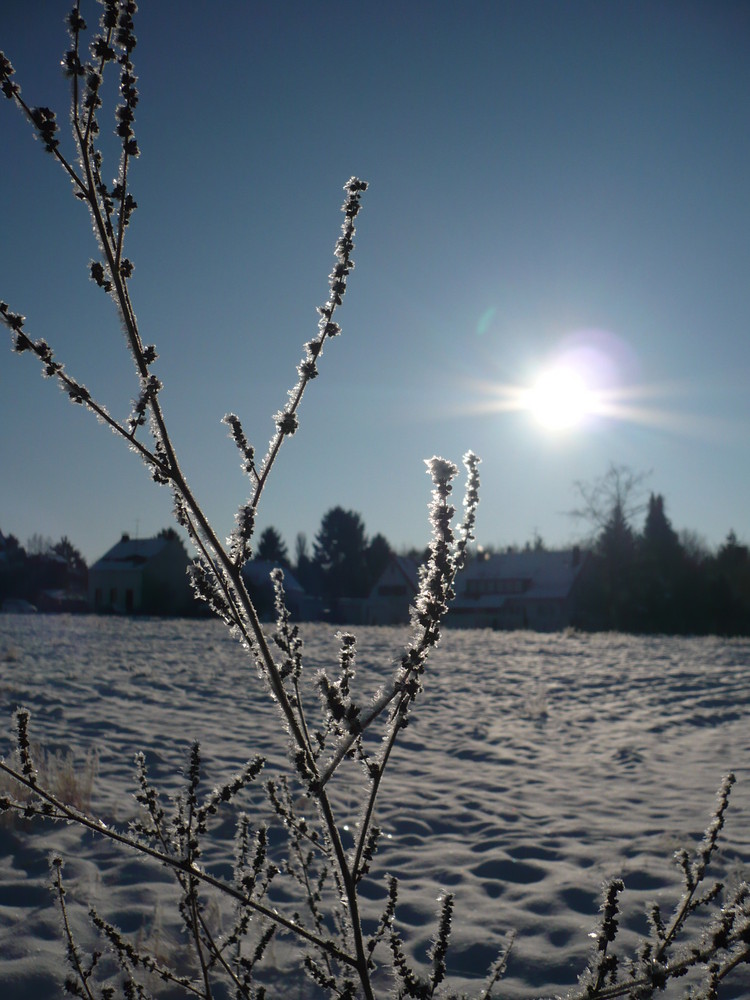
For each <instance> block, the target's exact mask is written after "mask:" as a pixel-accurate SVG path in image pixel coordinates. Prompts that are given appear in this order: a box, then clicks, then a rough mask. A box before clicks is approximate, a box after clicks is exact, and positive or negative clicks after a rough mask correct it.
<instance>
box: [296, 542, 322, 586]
mask: <svg viewBox="0 0 750 1000" xmlns="http://www.w3.org/2000/svg"><path fill="white" fill-rule="evenodd" d="M294 575H295V576H296V577H297V582H298V583H299V584H300V586H301V587H302V589H303V590H305V591H307V593H308V594H314V595H319V594H320V578H319V575H318V567H317V565H316V564H315V563H314V562H313V560H312V559H311V558H310V553H309V551H308V547H307V535H306V534H305V533H304V531H300V532H298V533H297V537H296V538H295V540H294Z"/></svg>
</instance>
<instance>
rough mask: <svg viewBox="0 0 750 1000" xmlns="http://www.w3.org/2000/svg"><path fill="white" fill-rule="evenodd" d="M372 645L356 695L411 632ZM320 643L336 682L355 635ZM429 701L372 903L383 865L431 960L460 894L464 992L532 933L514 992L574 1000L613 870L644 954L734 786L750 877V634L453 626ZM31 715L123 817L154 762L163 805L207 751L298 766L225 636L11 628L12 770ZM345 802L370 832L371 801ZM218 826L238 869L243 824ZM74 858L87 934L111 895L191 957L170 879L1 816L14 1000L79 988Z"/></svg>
mask: <svg viewBox="0 0 750 1000" xmlns="http://www.w3.org/2000/svg"><path fill="white" fill-rule="evenodd" d="M355 631H356V632H357V635H358V640H359V642H358V650H359V652H358V671H357V677H356V680H355V687H356V689H357V690H358V691H359V692H368V693H369V692H374V691H375V689H376V687H377V685H378V683H379V681H380V679H382V678H383V677H384V676H385V675H386V674H387V673H389V672H390V669H391V666H392V663H393V658H394V657H395V656H397V655H398V652H399V650H400V648H401V646H402V644H403V642H404V640H405V639H406V636H407V632H406V630H405V629H398V628H361V629H358V630H355ZM303 634H304V639H305V644H306V650H307V669H308V670H309V671H311V672H312V671H313V670H314V669H315V668H317V667H321V666H326V665H328V666H331V667H333V665H334V664H335V661H336V647H337V643H336V640H335V638H334V629H332V628H330V627H328V626H324V625H311V626H309V627H305V629H304V633H303ZM426 687H427V690H426V694H425V697H424V699H423V700H422V702H421V704H418V707H417V710H416V712H415V715H414V717H413V720H412V724H411V725H410V726H409V728H408V729H407V730H406V731H405V732H404V733H402V734H401V742H400V745H399V749H398V751H397V752H396V753H395V755H394V758H393V762H392V769H391V773H390V778H389V779H387V781H386V783H385V786H384V790H383V793H382V798H381V800H380V812H379V823H380V825H381V826H382V827H383V829H384V831H385V833H386V835H387V839H386V840H385V841H384V842H383V846H382V849H381V851H380V853H379V854H378V856H377V858H376V863H375V865H374V867H373V871H372V879H371V881H370V882H369V883H368V885H366V886H365V889H364V895H365V896H366V897H368V898H371V899H372V902H373V913H374V914H375V915H377V913H379V908H382V900H383V898H384V897H385V881H384V876H385V873H386V872H389V873H393V874H398V875H399V877H400V878H401V880H402V891H401V896H400V898H401V905H400V908H399V911H398V913H397V920H398V922H399V923H400V925H401V926H402V928H403V936H404V938H405V940H406V941H407V943H408V947H409V949H410V951H411V953H412V955H414V956H416V957H417V958H420V957H421V958H423V957H424V955H425V952H426V949H427V947H428V945H429V941H430V938H431V935H432V934H433V932H434V929H435V911H436V907H437V897H438V896H439V895H440V892H441V890H445V889H450V890H451V891H452V892H454V893H455V896H456V906H455V923H454V935H453V946H452V949H451V951H450V952H449V962H448V964H449V971H450V973H451V976H452V982H451V985H452V986H453V987H454V988H456V987H459V986H460V987H462V988H468V987H470V986H471V983H470V980H471V979H472V978H474V977H481V976H482V975H483V974H484V972H485V970H486V968H487V966H488V965H489V964H490V963H491V961H492V960H493V959H494V958H495V957H496V955H497V953H498V951H499V950H500V948H501V947H502V944H503V941H504V939H505V936H506V934H507V933H508V932H510V931H511V930H515V931H516V942H515V945H514V949H513V952H512V958H511V961H510V965H509V969H508V974H507V977H506V979H505V980H504V984H503V987H502V988H501V989H500V991H499V994H500V995H502V996H505V997H521V996H534V995H536V996H540V995H554V994H555V993H562V992H564V990H565V988H566V986H568V985H570V984H573V983H574V982H575V980H576V976H577V974H578V973H579V972H580V971H581V969H582V968H583V966H584V964H585V961H586V957H587V955H588V949H589V947H590V944H591V941H590V939H589V938H588V934H589V932H590V931H591V930H592V928H593V927H594V926H595V923H596V916H597V910H598V907H599V893H600V888H601V884H602V881H603V879H604V878H606V877H607V876H609V875H622V877H623V878H624V881H625V885H626V893H625V896H624V899H623V903H624V909H625V914H624V917H623V921H622V924H623V928H624V930H623V935H622V944H623V945H625V944H627V943H632V941H633V940H634V934H635V932H638V931H642V930H643V929H644V927H645V921H644V916H643V914H644V907H645V904H646V902H648V901H650V900H652V899H655V898H656V899H659V900H660V901H661V902H662V904H663V908H664V909H668V908H669V903H670V901H672V900H673V899H674V898H676V895H677V893H678V892H679V888H680V878H679V873H678V872H677V870H676V868H675V865H674V862H673V861H672V855H673V853H674V851H675V850H676V849H677V848H678V847H682V846H685V847H689V848H690V847H692V846H694V844H695V843H696V842H697V840H699V839H700V837H701V835H702V832H703V829H704V828H705V825H706V822H707V821H708V819H709V818H710V814H711V811H712V808H713V805H714V794H715V791H716V788H717V786H718V783H719V781H720V778H721V776H722V775H723V774H724V773H725V772H726V771H728V770H733V771H735V773H736V775H737V779H738V781H737V785H736V786H735V789H734V792H733V795H732V806H731V808H730V813H729V818H728V822H727V825H726V830H725V833H724V839H723V844H724V847H723V850H722V851H721V854H720V857H719V861H718V866H717V868H718V870H717V875H719V876H724V877H727V878H729V879H730V880H734V879H737V878H740V877H746V876H747V875H748V874H750V766H749V765H750V640H747V639H741V640H724V639H716V638H708V639H675V638H661V637H656V638H644V637H631V636H623V635H617V634H609V635H580V634H555V635H538V634H533V633H511V634H508V633H490V632H485V631H470V632H459V631H448V632H447V633H446V635H445V638H444V640H443V643H442V645H441V647H440V649H439V651H438V653H437V654H436V655H435V657H434V659H433V660H432V661H431V665H430V667H429V669H428V676H427V681H426ZM359 700H361V701H366V700H367V698H366V697H365V695H364V694H360V699H359ZM19 705H25V706H27V707H28V708H29V709H30V710H31V712H32V738H33V739H34V740H35V741H37V742H38V743H40V744H41V745H43V746H44V747H45V748H46V749H47V750H62V751H67V750H73V752H74V753H75V755H76V757H77V759H78V760H80V761H83V759H84V756H85V754H86V752H87V751H88V750H90V749H92V748H94V749H96V751H97V752H98V755H99V774H98V777H97V779H96V782H95V785H94V794H93V800H92V809H93V811H94V813H95V814H96V815H97V816H99V817H101V818H102V819H104V820H106V821H107V822H114V823H116V824H122V825H124V824H125V822H126V821H127V819H128V818H129V817H130V816H132V815H133V814H134V812H135V802H134V800H133V798H132V791H133V789H134V779H133V769H132V760H133V755H134V753H135V752H136V751H137V750H139V749H143V750H144V751H145V753H146V756H147V760H148V763H149V767H150V770H151V774H152V776H153V778H154V780H155V782H156V784H157V786H160V787H161V788H163V789H165V790H166V789H173V788H174V787H176V784H177V782H178V781H179V778H180V772H181V769H182V767H183V765H184V762H185V759H186V753H187V750H188V748H189V745H190V742H191V740H193V739H198V740H200V741H201V744H202V748H203V752H204V753H203V755H204V762H205V767H206V780H207V781H208V782H211V783H214V782H216V781H218V780H219V779H221V778H223V777H228V776H229V774H230V773H231V772H233V771H234V770H235V769H236V768H237V766H238V765H239V764H241V763H242V762H244V760H246V759H247V758H248V757H250V756H252V755H253V754H255V753H256V752H261V753H264V754H266V755H268V756H269V758H270V759H271V760H272V761H274V760H275V761H277V762H280V761H282V760H283V750H284V740H283V738H279V736H278V725H277V718H276V713H275V709H274V708H273V706H271V705H269V703H268V700H267V698H266V696H265V693H264V690H263V688H262V685H261V684H260V683H259V682H258V679H257V676H256V674H255V671H254V669H253V668H251V667H248V665H247V661H246V659H245V655H244V653H243V651H242V649H241V648H240V647H239V646H238V645H237V644H236V643H235V642H233V640H232V639H231V638H230V637H229V636H228V635H227V633H226V632H225V630H224V629H223V627H222V626H221V625H220V624H218V623H213V622H210V623H206V622H194V621H161V620H149V619H143V620H129V619H117V618H94V617H67V616H61V617H52V616H28V617H22V616H9V615H6V616H0V709H2V713H1V714H2V716H3V717H4V718H5V719H7V724H6V725H5V726H4V728H3V730H2V732H1V733H0V747H1V749H2V752H3V753H4V754H7V753H8V751H9V748H10V746H11V740H10V732H11V714H12V712H13V710H14V709H15V708H16V707H17V706H19ZM336 802H337V805H338V808H339V812H340V815H341V817H342V818H343V819H344V820H346V819H347V817H350V818H351V821H352V822H353V821H354V819H355V817H356V814H357V810H358V805H359V802H358V797H357V795H356V793H355V791H354V790H351V791H346V790H341V791H340V792H339V793H338V794H337V796H336ZM220 832H221V833H222V834H223V835H224V836H225V837H226V848H225V850H226V857H227V858H228V857H229V855H230V852H231V829H229V827H228V826H227V828H226V829H224V828H222V829H221V831H220ZM53 849H55V850H60V851H62V852H63V854H64V855H65V856H66V858H67V867H66V874H67V878H68V889H69V895H68V902H69V903H70V906H71V911H72V912H73V911H74V912H75V919H76V922H77V924H76V925H77V926H78V927H79V928H84V927H86V906H85V904H86V903H88V902H93V903H95V904H96V906H97V907H98V908H99V909H100V910H101V911H102V913H103V914H104V915H105V916H107V917H108V918H109V919H111V920H112V921H113V922H114V923H116V924H117V925H118V926H120V927H121V928H122V929H123V930H124V931H126V932H131V933H133V934H134V935H135V936H136V937H137V938H138V939H140V940H141V941H147V942H148V943H149V945H150V946H151V947H153V948H156V950H157V951H159V950H161V952H162V953H164V954H167V953H169V954H171V955H172V956H175V955H176V954H178V953H179V948H180V947H181V942H180V939H179V937H176V936H175V934H176V932H175V927H176V924H174V922H173V920H172V916H171V914H170V908H169V901H170V899H171V898H172V897H171V891H170V885H171V883H170V881H169V875H168V873H166V872H165V871H164V870H162V869H160V868H159V867H155V866H151V865H149V864H146V863H145V862H144V861H142V860H140V859H139V858H137V857H135V856H134V855H133V854H131V853H128V852H120V851H117V850H115V849H114V848H113V847H112V846H111V845H109V844H108V843H106V842H97V841H95V840H93V839H92V837H91V835H89V834H86V833H82V832H80V831H79V830H77V829H75V828H73V827H67V826H59V825H58V826H55V825H49V826H41V827H34V828H33V829H32V831H31V832H30V831H29V829H27V828H25V827H24V826H23V824H20V823H19V822H17V821H12V822H9V821H7V820H4V821H0V997H2V1000H47V998H51V997H55V996H58V995H60V987H59V985H58V984H59V982H60V978H61V976H62V975H63V974H64V971H65V967H64V960H63V945H62V943H61V940H60V936H59V926H60V921H59V915H58V913H57V910H56V908H55V907H54V905H53V902H52V897H51V895H50V893H49V890H48V889H47V888H46V882H47V858H48V855H49V853H50V851H52V850H53ZM273 947H274V948H275V952H273V954H272V956H271V957H272V958H273V959H274V961H276V962H277V967H278V969H279V970H280V973H279V974H280V975H282V974H283V975H284V976H285V977H286V978H285V984H286V985H285V986H284V987H282V988H280V990H279V993H278V995H279V996H289V997H305V996H308V995H310V994H309V991H307V989H306V987H305V986H304V985H303V984H302V983H300V982H298V981H296V980H295V979H294V978H293V977H292V976H291V973H289V971H288V968H289V962H290V960H291V956H290V953H289V950H288V949H286V948H285V947H284V945H283V944H278V945H277V944H275V945H274V946H273ZM732 982H733V984H734V985H733V986H731V988H727V989H726V990H725V993H724V995H725V996H727V997H746V996H750V978H748V977H747V976H745V977H744V978H742V977H741V976H739V975H738V976H736V977H735V978H734V979H733V981H732ZM476 986H477V987H478V986H479V982H477V983H476Z"/></svg>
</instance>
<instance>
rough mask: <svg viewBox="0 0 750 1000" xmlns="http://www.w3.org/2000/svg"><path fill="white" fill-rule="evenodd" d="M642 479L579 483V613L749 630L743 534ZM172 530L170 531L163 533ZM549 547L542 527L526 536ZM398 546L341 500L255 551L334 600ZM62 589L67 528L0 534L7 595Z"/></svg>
mask: <svg viewBox="0 0 750 1000" xmlns="http://www.w3.org/2000/svg"><path fill="white" fill-rule="evenodd" d="M644 479H645V475H644V474H635V473H633V472H632V471H631V470H630V469H628V468H627V467H625V466H614V465H613V466H610V468H609V470H608V472H607V473H606V474H605V475H604V476H602V477H601V478H600V479H597V480H595V481H594V482H593V483H577V484H575V485H576V489H577V492H578V495H579V498H580V501H581V502H580V506H579V507H578V508H577V509H576V510H573V511H571V512H570V513H571V514H572V515H573V516H574V517H575V518H577V519H579V520H582V521H583V522H585V523H586V525H587V529H588V540H587V542H586V544H585V546H584V547H585V549H586V550H587V557H586V559H585V565H584V572H582V574H581V576H580V579H579V583H578V587H577V591H576V594H575V602H574V612H573V624H574V625H575V626H576V627H578V628H582V629H586V630H592V631H601V630H613V631H622V632H646V633H656V632H663V633H672V634H675V633H676V634H732V635H740V634H741V635H746V634H750V549H748V546H747V545H744V544H742V543H741V542H740V541H739V540H738V538H737V536H736V534H735V533H734V531H730V532H729V533H728V535H727V536H726V539H725V541H724V542H723V544H722V545H720V546H719V548H718V549H717V550H715V551H712V550H710V549H709V548H708V546H706V545H705V544H704V543H703V542H702V541H701V539H700V537H699V536H698V535H696V534H695V533H693V532H689V531H683V532H681V533H679V534H678V533H677V532H676V531H675V529H674V528H673V526H672V524H671V522H670V520H669V517H668V516H667V512H666V501H665V499H664V496H663V495H662V494H659V493H653V492H652V493H650V494H649V495H648V499H647V500H644V499H643V497H644V496H645V491H644V489H643V481H644ZM641 517H642V518H643V520H642V527H640V528H639V527H638V523H639V521H640V519H641ZM167 533H169V535H170V536H171V535H174V534H175V532H174V529H164V531H163V532H161V533H160V534H165V535H166V534H167ZM544 547H545V546H544V542H543V540H542V539H541V538H540V537H539V536H538V535H537V534H535V537H534V539H533V540H532V542H529V543H527V545H526V546H525V548H526V549H527V550H528V549H535V550H537V551H538V550H540V549H544ZM483 551H484V553H485V554H486V553H487V552H491V551H492V549H491V547H488V548H485V549H484V550H483ZM405 554H406V555H409V556H410V557H411V558H413V559H414V561H415V562H417V563H419V562H421V561H422V559H423V557H424V552H423V551H421V550H418V549H412V550H410V551H409V552H408V553H405ZM392 555H393V549H392V548H391V546H390V544H389V542H388V541H387V539H386V538H385V537H384V536H383V535H382V534H379V533H378V534H376V535H374V536H373V537H372V538H368V535H367V531H366V528H365V523H364V521H363V519H362V517H361V515H360V514H358V513H357V512H356V511H352V510H345V509H344V508H343V507H340V506H336V507H332V508H331V509H330V510H328V511H327V512H326V513H325V514H324V515H323V517H322V520H321V524H320V528H319V529H318V531H317V533H316V535H315V537H314V539H313V542H312V545H310V544H309V543H308V540H307V538H306V536H305V535H304V534H303V533H299V534H298V535H297V537H296V540H295V547H294V555H293V557H290V554H289V550H288V548H287V546H286V543H285V542H284V540H283V538H282V536H281V534H280V533H279V532H278V531H277V529H276V528H275V527H273V526H270V527H267V528H266V529H265V530H264V531H263V532H261V534H260V536H259V537H258V541H257V544H256V546H255V549H254V553H253V557H254V558H255V559H258V560H263V561H265V562H269V563H273V564H275V565H280V566H282V567H283V568H284V569H285V570H287V571H288V572H290V573H292V574H293V576H294V578H295V579H296V580H297V582H298V583H299V584H300V586H301V587H302V588H303V590H304V591H305V593H306V594H308V595H309V596H310V597H315V598H319V599H320V600H321V601H322V602H323V603H324V604H326V605H329V606H335V605H336V603H337V602H338V601H340V600H341V599H342V598H364V597H367V596H368V595H369V593H370V592H371V590H372V588H373V586H374V585H375V583H376V582H377V580H378V578H379V577H380V575H381V574H382V572H383V570H384V569H385V567H386V566H387V565H388V562H389V560H390V558H391V556H392ZM55 589H60V590H68V591H77V592H80V593H82V594H85V593H86V589H87V566H86V562H85V560H84V559H83V556H82V555H81V553H80V552H79V550H78V549H77V548H75V546H74V545H73V544H72V543H71V542H70V540H69V539H68V538H67V537H63V538H61V539H60V540H59V541H58V542H53V541H52V540H51V539H49V538H45V537H43V536H41V535H33V536H32V537H31V538H30V539H29V541H28V542H27V545H26V548H24V547H23V546H22V545H21V544H20V543H19V542H18V540H17V539H16V538H14V536H13V535H0V603H2V601H3V600H5V599H6V598H19V597H20V598H24V599H26V600H28V601H31V602H32V603H39V596H40V594H41V593H43V592H45V591H51V590H55ZM256 596H257V598H258V599H259V600H260V601H261V603H263V602H266V603H267V602H268V600H269V595H268V594H258V595H256ZM267 610H270V608H269V609H267Z"/></svg>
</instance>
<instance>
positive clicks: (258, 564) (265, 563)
mask: <svg viewBox="0 0 750 1000" xmlns="http://www.w3.org/2000/svg"><path fill="white" fill-rule="evenodd" d="M274 569H281V570H283V571H284V592H285V593H286V594H294V593H297V594H301V593H302V592H303V588H302V586H301V585H300V583H299V581H298V580H297V579H296V578H295V577H294V576H293V575H292V572H291V570H289V569H287V568H286V567H285V566H282V565H281V563H279V562H273V561H272V560H270V559H251V560H250V561H249V562H246V563H245V565H244V566H243V567H242V575H243V576H244V577H245V579H246V580H247V582H248V583H251V584H253V585H254V586H256V587H266V586H267V587H270V586H271V571H272V570H274Z"/></svg>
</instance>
